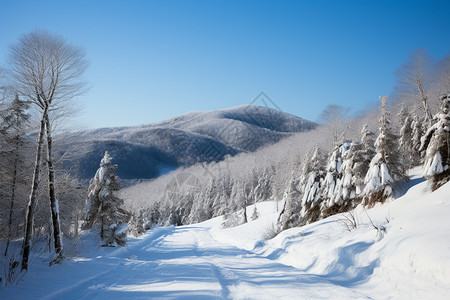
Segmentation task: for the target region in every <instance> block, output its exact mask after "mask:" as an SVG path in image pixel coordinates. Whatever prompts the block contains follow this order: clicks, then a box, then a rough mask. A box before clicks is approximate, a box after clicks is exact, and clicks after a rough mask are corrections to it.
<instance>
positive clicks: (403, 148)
mask: <svg viewBox="0 0 450 300" xmlns="http://www.w3.org/2000/svg"><path fill="white" fill-rule="evenodd" d="M398 118H399V120H398V121H399V125H400V140H399V150H400V153H401V157H402V161H403V166H404V167H405V168H406V169H409V168H410V167H411V166H413V165H415V159H416V158H417V157H416V153H417V152H416V150H415V149H414V144H413V128H412V126H411V125H412V121H413V120H412V117H411V115H410V114H409V112H408V111H407V110H406V108H405V106H404V105H403V106H402V109H401V111H400V113H399V114H398Z"/></svg>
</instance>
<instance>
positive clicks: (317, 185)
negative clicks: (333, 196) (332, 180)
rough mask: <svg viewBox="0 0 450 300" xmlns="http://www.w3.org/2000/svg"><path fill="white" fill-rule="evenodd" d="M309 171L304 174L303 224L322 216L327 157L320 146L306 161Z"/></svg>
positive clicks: (306, 167)
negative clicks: (321, 207) (321, 208)
mask: <svg viewBox="0 0 450 300" xmlns="http://www.w3.org/2000/svg"><path fill="white" fill-rule="evenodd" d="M304 168H305V169H307V170H309V172H308V173H307V174H306V175H304V179H302V182H304V185H302V190H301V191H302V195H303V197H302V210H301V218H302V220H301V225H303V224H307V223H310V222H314V221H316V220H318V219H319V217H320V206H321V202H322V200H323V198H322V189H323V183H324V178H325V158H324V155H323V154H322V152H321V150H320V148H319V147H317V148H316V150H315V151H314V153H313V155H312V157H311V159H310V160H308V161H307V162H306V163H305V167H304Z"/></svg>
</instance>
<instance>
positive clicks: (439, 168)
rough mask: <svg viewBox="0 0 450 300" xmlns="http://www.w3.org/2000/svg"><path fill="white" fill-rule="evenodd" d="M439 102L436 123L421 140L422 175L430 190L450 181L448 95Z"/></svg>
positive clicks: (449, 112)
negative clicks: (439, 107) (439, 109)
mask: <svg viewBox="0 0 450 300" xmlns="http://www.w3.org/2000/svg"><path fill="white" fill-rule="evenodd" d="M441 100H442V107H441V112H440V113H438V114H437V115H436V116H435V120H436V123H435V124H434V125H433V126H432V127H431V128H430V129H429V130H428V131H427V133H426V134H425V136H424V137H423V139H422V149H426V154H425V162H424V173H423V174H424V176H425V177H426V178H427V179H428V180H429V181H431V188H432V190H436V189H438V188H439V187H440V186H442V185H443V184H445V183H446V182H448V181H450V94H448V95H445V96H443V97H442V99H441Z"/></svg>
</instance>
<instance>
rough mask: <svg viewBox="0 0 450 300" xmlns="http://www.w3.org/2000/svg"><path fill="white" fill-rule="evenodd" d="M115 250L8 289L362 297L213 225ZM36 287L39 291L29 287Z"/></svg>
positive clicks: (69, 293)
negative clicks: (229, 238) (238, 243)
mask: <svg viewBox="0 0 450 300" xmlns="http://www.w3.org/2000/svg"><path fill="white" fill-rule="evenodd" d="M108 250H111V251H110V253H108V254H106V255H103V256H96V257H92V258H77V259H76V260H73V261H70V262H67V261H66V262H65V263H64V264H63V265H59V266H54V267H52V268H54V269H53V270H52V272H45V273H41V272H39V278H33V279H32V278H28V280H39V281H42V285H37V284H36V282H34V284H32V285H30V286H28V285H27V282H28V280H27V282H25V284H24V285H23V286H22V287H21V289H20V292H19V293H11V294H10V295H8V294H9V293H8V290H6V291H4V292H6V293H7V297H8V298H9V299H17V298H15V297H18V298H22V296H20V295H21V294H22V295H33V297H34V298H36V299H150V298H155V299H180V298H182V299H249V298H250V299H275V298H280V299H299V298H301V299H309V298H314V299H321V298H324V299H329V297H330V295H333V298H334V299H339V298H342V299H350V298H351V299H358V298H361V297H360V296H361V295H358V294H356V293H355V292H353V291H351V290H349V289H347V288H344V287H340V286H336V285H335V284H332V283H328V282H326V281H324V278H323V277H318V276H314V275H306V274H304V273H302V272H300V271H299V270H297V269H296V268H294V267H290V266H286V265H283V264H280V263H277V262H275V261H272V260H270V259H268V258H266V257H263V256H260V255H258V254H255V253H252V252H251V251H247V250H244V249H240V248H237V247H234V246H232V245H227V244H223V243H220V242H218V241H216V240H214V238H213V237H212V235H211V233H210V231H209V228H207V227H193V226H188V227H177V228H175V227H169V228H158V229H155V230H153V231H149V232H148V233H146V234H145V235H144V236H142V237H141V238H140V239H135V240H133V241H131V242H130V244H129V246H128V247H126V248H120V249H106V250H105V251H108ZM68 271H69V272H68ZM58 274H60V275H58ZM27 276H28V275H27ZM29 276H32V277H33V274H29ZM52 281H55V282H54V284H53V286H54V287H52V284H49V282H52ZM37 286H38V287H39V286H42V288H41V289H40V288H36V287H37ZM61 287H63V288H61ZM28 288H30V289H31V288H33V289H34V290H33V291H31V290H29V291H27V290H24V289H28ZM12 291H13V290H11V292H12ZM16 292H17V290H16ZM362 298H365V297H362Z"/></svg>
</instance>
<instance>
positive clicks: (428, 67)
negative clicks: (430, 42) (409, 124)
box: [396, 49, 433, 127]
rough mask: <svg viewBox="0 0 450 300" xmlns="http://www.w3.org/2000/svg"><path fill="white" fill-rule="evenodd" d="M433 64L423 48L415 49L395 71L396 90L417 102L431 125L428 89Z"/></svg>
mask: <svg viewBox="0 0 450 300" xmlns="http://www.w3.org/2000/svg"><path fill="white" fill-rule="evenodd" d="M432 72H433V64H432V62H431V58H430V56H429V55H428V53H427V52H425V51H424V50H420V49H419V50H416V51H414V52H412V53H410V54H409V57H408V60H407V61H406V63H405V64H404V65H403V66H401V67H400V68H399V69H398V70H397V72H396V76H397V86H396V90H397V92H399V94H400V96H401V97H402V98H404V99H405V100H412V101H414V102H416V103H418V104H419V105H418V107H421V111H422V113H423V115H424V120H425V122H426V123H427V124H428V125H427V126H428V127H429V126H431V121H432V119H433V117H432V112H431V109H430V100H429V97H430V95H429V90H430V88H431V85H432V82H433V78H432Z"/></svg>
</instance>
